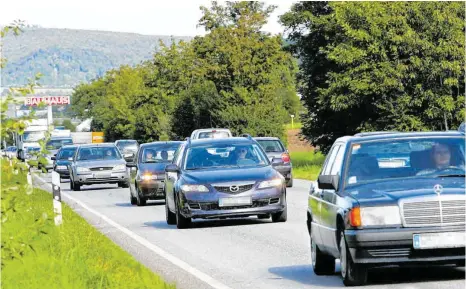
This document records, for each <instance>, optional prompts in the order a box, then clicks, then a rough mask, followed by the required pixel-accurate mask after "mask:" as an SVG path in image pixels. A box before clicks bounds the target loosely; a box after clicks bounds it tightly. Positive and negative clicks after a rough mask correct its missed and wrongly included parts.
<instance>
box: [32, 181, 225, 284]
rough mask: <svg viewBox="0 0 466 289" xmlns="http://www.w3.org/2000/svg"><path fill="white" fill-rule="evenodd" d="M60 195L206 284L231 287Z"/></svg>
mask: <svg viewBox="0 0 466 289" xmlns="http://www.w3.org/2000/svg"><path fill="white" fill-rule="evenodd" d="M35 177H37V178H38V179H39V180H41V181H42V182H43V183H44V184H46V185H48V186H50V188H52V185H51V184H50V183H48V182H47V181H46V180H44V179H43V178H41V177H39V176H37V175H35ZM61 193H62V195H64V196H65V197H67V198H68V199H70V200H72V201H73V202H75V203H77V204H78V205H80V206H81V207H83V208H84V209H86V210H87V211H89V212H91V213H93V214H94V215H96V216H98V217H100V218H101V219H103V220H104V221H106V222H107V223H108V224H110V225H112V226H113V227H115V228H116V229H118V230H120V231H121V232H123V233H125V234H126V235H127V236H129V237H130V238H132V239H133V240H135V241H136V242H138V243H139V244H141V245H143V246H144V247H146V248H147V249H149V250H151V251H152V252H154V253H155V254H157V255H159V256H161V257H162V258H165V259H166V260H168V261H169V262H171V263H172V264H174V265H176V266H178V267H179V268H181V269H183V270H184V271H186V272H188V273H190V274H191V275H193V276H194V277H196V278H198V279H199V280H201V281H203V282H205V283H207V284H208V285H210V286H211V287H212V288H215V289H232V288H230V287H228V286H227V285H225V284H222V283H220V282H219V281H217V280H215V279H214V278H212V277H210V276H209V275H207V274H206V273H204V272H201V271H199V270H197V269H196V268H194V267H192V266H190V265H189V264H188V263H186V262H184V261H182V260H180V259H178V258H176V257H175V256H173V255H171V254H170V253H168V252H165V251H164V250H162V249H161V248H159V247H157V246H156V245H154V244H152V243H151V242H149V241H148V240H146V239H144V238H143V237H141V236H139V235H137V234H135V233H134V232H132V231H130V230H128V229H127V228H125V227H123V226H121V225H120V224H118V223H116V222H115V221H113V220H111V219H110V218H108V217H107V216H105V215H103V214H101V213H99V212H97V211H96V210H94V209H92V208H90V207H88V206H87V205H86V204H84V203H83V202H81V201H80V200H77V199H75V198H74V197H72V196H70V195H69V194H68V193H66V192H63V191H62V192H61Z"/></svg>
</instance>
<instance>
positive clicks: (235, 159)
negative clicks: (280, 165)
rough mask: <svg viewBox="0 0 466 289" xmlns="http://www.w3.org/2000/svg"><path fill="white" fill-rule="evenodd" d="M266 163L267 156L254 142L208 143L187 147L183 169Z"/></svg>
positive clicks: (253, 165) (255, 165) (249, 165)
mask: <svg viewBox="0 0 466 289" xmlns="http://www.w3.org/2000/svg"><path fill="white" fill-rule="evenodd" d="M268 164H269V161H268V159H267V156H266V155H265V154H264V153H263V150H262V149H261V148H260V147H259V146H258V145H256V144H235V143H228V144H210V145H205V146H199V147H191V148H189V149H188V150H187V153H186V160H185V169H186V170H200V169H209V168H225V167H237V168H240V167H258V166H265V165H268Z"/></svg>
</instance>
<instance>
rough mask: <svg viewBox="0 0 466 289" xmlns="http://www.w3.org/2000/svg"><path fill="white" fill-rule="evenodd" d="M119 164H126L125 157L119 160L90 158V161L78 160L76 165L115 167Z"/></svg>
mask: <svg viewBox="0 0 466 289" xmlns="http://www.w3.org/2000/svg"><path fill="white" fill-rule="evenodd" d="M117 165H126V161H125V160H123V159H118V160H90V161H77V162H76V166H78V167H85V168H96V167H113V166H117Z"/></svg>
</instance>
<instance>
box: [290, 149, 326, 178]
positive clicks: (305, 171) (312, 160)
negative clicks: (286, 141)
mask: <svg viewBox="0 0 466 289" xmlns="http://www.w3.org/2000/svg"><path fill="white" fill-rule="evenodd" d="M290 156H291V161H292V162H293V178H295V179H304V180H312V181H314V180H316V179H317V177H318V175H319V172H320V169H321V168H322V165H323V163H324V161H325V156H324V155H323V154H321V153H314V152H291V153H290Z"/></svg>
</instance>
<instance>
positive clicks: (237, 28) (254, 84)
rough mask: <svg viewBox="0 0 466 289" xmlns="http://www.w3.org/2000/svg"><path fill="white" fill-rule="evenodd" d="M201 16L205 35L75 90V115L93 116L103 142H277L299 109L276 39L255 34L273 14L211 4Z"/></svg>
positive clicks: (289, 61) (255, 6) (254, 7)
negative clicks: (218, 138) (211, 132)
mask: <svg viewBox="0 0 466 289" xmlns="http://www.w3.org/2000/svg"><path fill="white" fill-rule="evenodd" d="M201 9H202V10H203V12H204V16H203V17H202V18H201V20H200V21H199V24H200V25H202V26H203V27H204V28H205V29H206V31H207V32H208V33H207V34H206V35H205V36H203V37H196V38H195V39H193V40H192V41H191V42H188V43H187V42H179V43H175V42H173V43H172V44H171V45H170V46H165V45H163V43H161V49H160V51H159V52H158V53H156V54H155V55H154V58H153V59H152V60H151V61H147V62H145V63H144V64H142V65H139V66H137V67H133V68H130V67H121V68H120V69H118V70H113V71H110V72H108V73H107V74H106V75H105V77H103V78H100V79H97V80H95V81H94V82H92V83H90V84H83V85H80V86H78V87H77V89H76V91H75V93H74V95H73V106H74V107H75V111H76V113H77V114H78V115H79V116H86V117H89V116H91V117H93V118H94V121H95V122H96V124H97V125H99V126H100V127H99V129H103V130H105V132H106V136H107V139H108V140H113V139H116V138H136V139H138V140H140V141H144V142H145V141H152V140H159V139H160V140H161V139H167V138H171V139H182V138H184V137H186V136H189V135H190V134H191V132H192V130H194V129H196V128H201V127H228V128H230V129H231V130H232V131H233V132H234V133H235V134H240V133H250V134H253V135H276V136H280V137H282V136H283V135H284V131H283V124H284V123H285V122H286V121H287V120H288V119H289V116H288V114H289V113H295V112H296V111H297V110H298V109H299V99H298V97H297V95H296V92H295V91H296V88H295V74H296V72H297V66H296V63H295V60H294V59H293V58H292V56H291V55H290V54H289V53H288V52H285V51H284V49H283V41H282V38H281V37H280V36H271V35H268V34H266V33H264V32H261V31H260V29H261V28H262V26H263V24H265V23H266V20H267V17H268V16H269V14H270V12H272V11H273V9H274V7H272V6H265V5H264V4H263V3H260V2H227V3H226V4H225V5H219V4H217V3H216V2H213V5H212V7H211V8H210V9H207V8H205V7H202V8H201Z"/></svg>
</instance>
